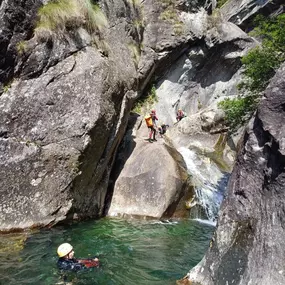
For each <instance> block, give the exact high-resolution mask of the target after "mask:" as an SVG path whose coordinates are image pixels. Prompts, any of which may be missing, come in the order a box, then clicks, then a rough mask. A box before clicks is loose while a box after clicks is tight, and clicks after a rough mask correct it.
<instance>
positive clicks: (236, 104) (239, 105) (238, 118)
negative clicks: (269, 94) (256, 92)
mask: <svg viewBox="0 0 285 285" xmlns="http://www.w3.org/2000/svg"><path fill="white" fill-rule="evenodd" d="M257 102H258V101H257V98H256V96H246V97H239V98H235V99H229V98H227V99H225V100H223V101H221V102H220V103H219V107H221V108H222V109H223V110H224V111H225V120H226V123H227V125H228V126H229V128H230V131H231V132H235V131H236V130H237V129H238V128H239V127H240V126H241V125H243V124H244V123H245V122H247V120H248V119H249V118H250V116H251V114H252V113H253V112H254V110H255V109H256V105H257Z"/></svg>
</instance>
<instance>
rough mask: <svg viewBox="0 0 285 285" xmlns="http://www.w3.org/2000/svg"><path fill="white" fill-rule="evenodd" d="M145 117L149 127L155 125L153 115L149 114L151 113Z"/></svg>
mask: <svg viewBox="0 0 285 285" xmlns="http://www.w3.org/2000/svg"><path fill="white" fill-rule="evenodd" d="M144 119H145V122H146V125H147V126H148V127H152V126H153V123H152V117H151V116H149V115H148V116H145V117H144Z"/></svg>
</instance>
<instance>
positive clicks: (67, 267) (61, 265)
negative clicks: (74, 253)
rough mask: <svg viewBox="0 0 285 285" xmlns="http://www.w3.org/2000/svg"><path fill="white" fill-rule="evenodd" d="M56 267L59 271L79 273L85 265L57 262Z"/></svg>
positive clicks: (72, 261)
mask: <svg viewBox="0 0 285 285" xmlns="http://www.w3.org/2000/svg"><path fill="white" fill-rule="evenodd" d="M57 266H58V268H59V269H60V270H68V271H79V270H81V269H83V268H85V265H84V264H82V263H79V262H78V261H77V260H68V261H67V260H59V261H58V262H57Z"/></svg>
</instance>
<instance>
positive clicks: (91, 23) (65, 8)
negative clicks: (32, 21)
mask: <svg viewBox="0 0 285 285" xmlns="http://www.w3.org/2000/svg"><path fill="white" fill-rule="evenodd" d="M38 16H39V21H38V23H37V26H36V29H35V34H36V35H37V36H40V37H41V36H44V37H45V36H46V35H52V34H53V33H59V32H64V31H65V30H67V29H73V28H78V27H80V26H83V27H84V28H86V29H87V30H88V31H89V32H90V33H92V32H95V31H98V30H99V31H100V30H101V28H102V27H103V26H105V25H106V24H107V20H106V17H105V15H104V14H103V13H102V12H101V10H100V8H99V7H98V6H97V5H94V4H92V1H91V0H54V1H51V2H49V3H48V4H46V5H44V6H43V7H41V8H40V9H39V11H38Z"/></svg>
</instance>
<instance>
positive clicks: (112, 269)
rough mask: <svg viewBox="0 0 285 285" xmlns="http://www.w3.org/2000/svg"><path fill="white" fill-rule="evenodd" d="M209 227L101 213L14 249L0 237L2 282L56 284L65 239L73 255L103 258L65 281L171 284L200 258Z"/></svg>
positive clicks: (44, 232) (43, 232) (45, 232)
mask: <svg viewBox="0 0 285 285" xmlns="http://www.w3.org/2000/svg"><path fill="white" fill-rule="evenodd" d="M212 232H213V227H212V226H209V225H206V224H201V223H198V222H196V221H189V220H187V221H178V222H171V223H168V222H167V223H161V222H154V221H133V220H132V221H126V220H118V219H109V218H104V219H101V220H98V221H88V222H83V223H78V224H73V225H70V226H59V227H55V228H52V229H49V230H48V229H46V230H41V231H39V232H37V233H34V234H32V235H29V237H28V238H27V239H26V240H25V242H24V244H23V245H24V247H23V248H22V249H17V250H15V251H12V249H13V248H15V245H17V246H18V247H19V248H20V247H21V245H22V244H21V243H19V242H17V243H15V242H12V241H11V239H10V238H8V236H6V237H4V236H0V284H1V285H2V284H3V285H4V284H5V285H10V284H11V285H12V284H17V285H19V284H21V285H24V284H29V285H32V284H58V283H60V280H61V276H60V273H59V272H58V270H57V268H56V261H57V256H56V249H57V246H58V245H59V244H61V243H63V242H70V243H71V244H72V245H73V246H74V249H75V256H76V257H88V256H94V255H97V256H99V258H100V261H101V266H100V268H94V269H89V270H86V271H82V272H79V273H72V274H69V275H68V277H67V278H68V281H71V283H69V284H74V285H75V284H76V285H77V284H78V285H79V284H82V285H83V284H84V285H89V284H90V285H91V284H92V285H94V284H101V285H105V284H106V285H113V284H116V285H120V284H124V285H128V284H129V285H134V284H136V285H137V284H139V285H144V284H145V285H160V284H161V285H168V284H175V281H176V280H178V279H180V278H182V277H183V276H184V275H185V274H186V273H187V272H188V271H189V269H190V268H192V267H193V266H195V265H196V264H197V263H198V262H199V261H200V260H201V258H202V257H203V255H204V253H205V251H206V249H207V248H208V245H209V241H210V239H211V236H212ZM13 238H14V239H15V236H14V235H13ZM4 247H5V249H4ZM7 247H10V250H7ZM61 284H63V283H61Z"/></svg>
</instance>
